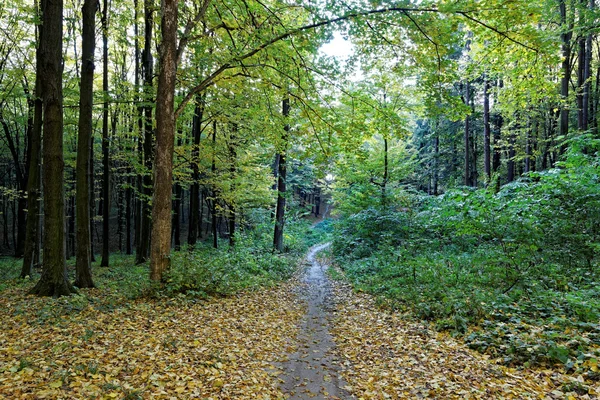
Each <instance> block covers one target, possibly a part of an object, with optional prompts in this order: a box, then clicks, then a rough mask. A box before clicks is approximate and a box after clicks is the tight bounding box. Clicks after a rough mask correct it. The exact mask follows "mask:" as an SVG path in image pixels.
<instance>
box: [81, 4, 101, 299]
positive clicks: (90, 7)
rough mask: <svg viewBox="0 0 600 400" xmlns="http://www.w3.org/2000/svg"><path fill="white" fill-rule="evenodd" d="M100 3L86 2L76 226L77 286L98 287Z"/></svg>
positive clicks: (82, 53)
mask: <svg viewBox="0 0 600 400" xmlns="http://www.w3.org/2000/svg"><path fill="white" fill-rule="evenodd" d="M98 1H99V0H85V2H84V3H83V8H82V16H83V33H82V38H81V41H82V52H81V60H82V63H81V86H80V97H79V134H78V136H77V166H76V170H77V177H76V185H77V186H76V187H77V189H76V197H77V199H76V200H77V201H76V207H77V211H76V218H77V221H76V225H77V250H76V255H75V256H76V262H75V286H77V287H79V288H89V287H94V282H93V280H92V257H91V253H92V250H91V240H92V237H91V232H90V184H89V179H90V176H89V173H88V171H89V169H90V159H89V157H90V147H91V146H92V129H93V119H92V118H93V116H92V106H93V101H94V67H95V66H94V51H95V47H96V38H95V28H96V22H95V20H96V9H97V8H98Z"/></svg>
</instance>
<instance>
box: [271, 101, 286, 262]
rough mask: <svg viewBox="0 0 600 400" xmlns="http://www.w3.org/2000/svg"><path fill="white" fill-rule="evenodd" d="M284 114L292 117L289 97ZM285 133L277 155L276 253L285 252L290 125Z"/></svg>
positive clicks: (283, 105) (274, 236)
mask: <svg viewBox="0 0 600 400" xmlns="http://www.w3.org/2000/svg"><path fill="white" fill-rule="evenodd" d="M282 114H283V117H284V118H288V117H289V115H290V98H289V96H288V97H286V98H285V99H283V102H282ZM283 130H284V133H283V134H282V140H281V142H282V148H281V150H280V151H279V153H278V154H277V156H278V161H279V162H278V163H277V208H276V210H275V232H274V234H273V247H274V249H275V250H276V251H279V252H282V251H283V227H284V224H285V196H286V179H287V166H286V151H287V146H288V135H289V131H290V125H289V124H288V123H286V124H285V126H284V128H283Z"/></svg>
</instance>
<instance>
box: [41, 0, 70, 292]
mask: <svg viewBox="0 0 600 400" xmlns="http://www.w3.org/2000/svg"><path fill="white" fill-rule="evenodd" d="M43 4H44V6H43V10H42V15H43V17H42V21H43V24H44V34H43V35H41V41H40V51H41V57H40V61H41V68H40V69H39V71H40V73H41V81H42V82H41V83H42V99H43V108H44V110H43V113H44V123H43V125H44V126H43V131H44V137H43V162H44V171H43V179H44V266H43V269H42V276H41V278H40V280H39V282H38V283H37V285H36V286H35V287H34V288H33V289H31V293H32V294H36V295H38V296H54V297H59V296H63V295H70V294H71V293H72V292H73V287H72V286H71V285H70V283H69V282H68V281H67V268H66V262H65V194H64V176H63V174H64V155H63V114H62V107H63V94H62V72H63V67H62V36H63V26H62V13H63V2H62V0H46V1H44V2H43Z"/></svg>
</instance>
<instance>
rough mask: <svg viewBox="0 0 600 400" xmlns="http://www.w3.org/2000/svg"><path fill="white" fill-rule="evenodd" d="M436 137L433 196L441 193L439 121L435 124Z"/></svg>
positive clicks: (434, 137) (434, 142)
mask: <svg viewBox="0 0 600 400" xmlns="http://www.w3.org/2000/svg"><path fill="white" fill-rule="evenodd" d="M434 124H435V125H434V129H435V132H434V134H433V135H434V136H433V151H434V153H433V195H434V196H437V195H438V194H439V193H438V192H439V188H438V186H439V176H440V133H439V129H438V121H437V119H436V120H435V122H434Z"/></svg>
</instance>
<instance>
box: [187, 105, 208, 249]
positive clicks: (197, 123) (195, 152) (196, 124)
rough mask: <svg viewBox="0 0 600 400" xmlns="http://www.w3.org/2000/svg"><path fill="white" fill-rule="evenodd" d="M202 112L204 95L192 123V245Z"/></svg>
mask: <svg viewBox="0 0 600 400" xmlns="http://www.w3.org/2000/svg"><path fill="white" fill-rule="evenodd" d="M203 113H204V96H200V97H198V102H197V103H196V109H195V111H194V119H193V125H192V135H193V147H192V185H191V187H190V223H189V226H188V244H189V245H190V246H194V245H195V244H196V241H197V239H198V233H199V229H200V228H199V224H200V221H199V213H200V210H199V208H200V205H201V204H202V203H200V182H199V180H200V168H198V162H199V160H198V156H199V148H200V136H201V134H202V126H201V125H202V115H203Z"/></svg>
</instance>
